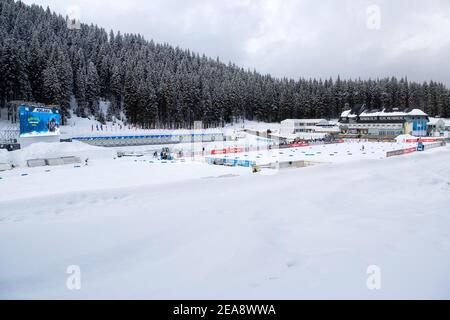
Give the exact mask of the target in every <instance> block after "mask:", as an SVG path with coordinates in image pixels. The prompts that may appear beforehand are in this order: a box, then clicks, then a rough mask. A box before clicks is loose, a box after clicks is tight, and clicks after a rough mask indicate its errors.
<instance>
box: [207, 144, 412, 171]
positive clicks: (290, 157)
mask: <svg viewBox="0 0 450 320" xmlns="http://www.w3.org/2000/svg"><path fill="white" fill-rule="evenodd" d="M415 146H417V143H397V142H394V143H391V142H376V143H375V142H347V143H337V144H329V145H312V146H308V147H300V148H289V149H273V150H267V151H254V152H247V153H238V154H228V155H215V156H211V158H225V159H235V160H250V161H254V162H256V164H257V165H264V164H269V163H275V162H287V161H298V160H306V161H312V162H318V163H343V162H350V161H357V160H364V159H366V160H367V159H383V158H386V153H387V152H389V151H395V150H401V149H405V148H409V147H415Z"/></svg>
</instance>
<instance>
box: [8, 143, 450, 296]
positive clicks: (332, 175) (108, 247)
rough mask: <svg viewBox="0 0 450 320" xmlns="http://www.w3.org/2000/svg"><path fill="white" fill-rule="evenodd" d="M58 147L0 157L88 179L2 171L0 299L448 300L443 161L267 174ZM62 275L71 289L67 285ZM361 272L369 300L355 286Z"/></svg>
mask: <svg viewBox="0 0 450 320" xmlns="http://www.w3.org/2000/svg"><path fill="white" fill-rule="evenodd" d="M58 146H59V147H56V146H55V145H53V144H40V145H34V146H32V147H28V148H25V149H23V150H21V151H20V152H16V153H14V152H13V153H10V156H11V155H12V157H14V159H16V160H15V161H19V162H20V161H22V162H23V161H24V160H25V159H26V158H27V157H29V156H31V155H32V156H37V155H54V156H62V155H67V154H70V155H79V156H82V157H85V156H86V157H89V158H90V162H89V166H81V167H79V168H76V167H74V166H73V165H67V166H61V167H42V168H33V169H31V168H26V167H20V168H16V169H14V170H11V171H8V172H1V173H0V177H1V178H2V179H0V208H1V210H0V298H3V299H10V298H19V299H25V298H64V299H80V298H145V299H147V298H149V299H162V298H169V299H170V298H173V299H221V298H223V299H266V298H267V299H281V298H283V299H302V298H307V299H309V298H326V299H328V298H330V299H337V298H368V299H382V298H387V299H391V298H405V299H410V298H425V299H427V298H446V299H449V298H450V271H449V270H450V231H449V230H450V213H449V208H450V162H449V159H450V148H449V147H445V148H438V149H433V150H429V151H426V152H423V153H416V154H411V155H405V156H400V157H395V158H389V159H386V158H384V157H383V154H385V152H386V151H389V150H391V149H397V147H398V146H397V145H396V144H384V143H373V144H372V143H364V146H365V151H362V150H361V147H362V144H361V143H346V144H341V145H332V146H327V147H323V146H315V147H312V148H311V149H310V148H306V149H305V148H298V149H295V150H289V149H288V150H281V152H284V153H286V154H285V155H280V154H278V155H277V156H278V157H282V158H283V157H287V158H292V157H290V155H291V153H292V155H294V157H298V158H301V157H312V156H307V155H306V154H304V153H303V151H305V152H308V153H311V154H312V153H314V160H317V161H324V162H334V163H333V164H329V165H321V166H314V167H309V168H303V169H288V170H280V171H278V172H276V174H272V175H265V174H253V173H251V170H250V169H249V168H229V167H222V166H210V165H207V164H204V163H202V162H199V161H191V160H190V159H186V160H184V162H181V161H176V162H167V163H162V162H161V161H155V160H153V159H152V158H151V156H144V157H141V158H120V159H119V158H117V159H114V156H115V150H114V149H103V148H97V147H92V146H88V145H84V144H79V143H72V144H58ZM61 146H64V147H61ZM402 146H403V144H402ZM320 150H322V151H320ZM278 151H279V150H277V152H278ZM319 152H320V153H319ZM334 152H338V156H330V154H332V153H334ZM372 152H373V153H372ZM349 153H352V155H349ZM363 153H366V154H363ZM255 154H260V153H248V154H247V155H248V156H249V157H253V156H254V155H255ZM262 154H263V157H265V158H270V157H271V156H269V153H266V152H264V153H262ZM0 156H4V157H5V154H3V153H2V154H0ZM233 156H234V155H233ZM237 156H239V157H241V156H245V154H239V155H237ZM327 157H330V158H332V159H333V160H332V161H331V159H328V158H327ZM380 158H382V159H380ZM263 173H264V172H263ZM71 265H76V266H79V267H80V269H81V275H82V277H81V290H75V291H72V290H68V289H67V287H66V280H67V277H68V276H69V275H68V274H67V273H66V270H67V268H68V266H71ZM370 265H377V266H379V267H380V269H381V272H382V288H381V290H378V291H371V290H368V289H367V287H366V280H367V278H368V275H367V273H366V271H367V267H368V266H370Z"/></svg>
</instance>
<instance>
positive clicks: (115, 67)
mask: <svg viewBox="0 0 450 320" xmlns="http://www.w3.org/2000/svg"><path fill="white" fill-rule="evenodd" d="M72 97H74V98H75V99H74V100H73V99H72ZM100 99H106V100H109V101H110V102H111V107H110V110H109V111H108V114H107V115H103V114H102V113H101V112H100V110H99V100H100ZM10 100H32V101H39V102H44V103H48V104H57V105H60V106H61V108H62V111H63V112H62V113H63V115H64V116H67V115H68V114H69V113H68V110H69V108H70V107H71V101H75V102H76V103H72V107H73V108H74V110H73V111H74V112H75V113H76V114H78V115H79V116H87V115H94V116H96V117H98V119H102V118H103V117H104V116H106V118H107V119H111V118H112V117H113V116H116V117H120V116H121V115H122V114H124V115H126V117H127V120H128V122H130V123H133V124H139V125H142V126H143V127H146V128H155V127H167V128H179V127H191V126H192V125H193V122H194V121H196V120H202V121H203V122H204V123H205V124H206V125H207V126H217V125H222V124H224V123H227V122H233V121H236V120H239V119H249V120H261V121H268V122H272V121H280V120H283V119H286V118H336V117H338V116H339V114H340V112H341V111H342V110H343V109H344V107H345V106H346V105H347V104H348V105H349V106H350V107H354V106H356V105H358V104H362V103H365V104H366V105H367V106H369V107H371V108H387V109H389V108H408V107H415V108H420V109H422V110H424V111H425V112H427V113H428V114H430V115H432V116H442V117H449V116H450V106H449V103H450V95H449V89H448V88H447V87H446V86H444V85H443V84H442V83H437V82H433V81H431V82H425V83H423V84H418V83H414V82H409V81H408V80H407V79H406V78H402V79H400V80H398V79H396V78H389V79H376V80H371V79H369V80H365V81H363V80H342V79H340V78H339V77H338V78H337V79H335V80H334V79H327V80H320V79H319V80H316V79H298V80H292V79H276V78H273V77H271V76H269V75H261V74H259V73H257V72H254V71H253V72H252V71H248V70H243V69H242V68H239V67H237V66H236V65H234V64H228V65H226V64H224V63H222V62H220V61H219V60H218V59H210V58H207V57H205V56H200V55H199V54H195V53H192V52H190V51H188V50H182V49H180V48H174V47H172V46H170V45H168V44H155V43H154V42H153V41H147V40H145V39H144V38H143V37H142V36H140V35H133V34H125V35H122V34H120V32H118V33H117V34H114V33H113V32H112V31H111V32H109V34H108V33H107V32H106V31H105V30H104V29H102V28H100V27H97V26H94V25H85V24H82V25H81V29H79V30H71V29H69V28H67V24H66V18H64V17H62V16H60V15H56V14H54V13H52V12H51V11H50V10H49V9H48V8H47V10H44V9H43V8H42V7H40V6H36V5H32V6H27V5H25V4H23V3H21V2H15V1H14V0H0V104H1V106H3V105H4V104H5V102H6V101H10Z"/></svg>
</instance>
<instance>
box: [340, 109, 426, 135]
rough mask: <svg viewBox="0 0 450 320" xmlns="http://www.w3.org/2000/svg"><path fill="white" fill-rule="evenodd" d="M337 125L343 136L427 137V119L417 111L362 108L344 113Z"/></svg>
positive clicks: (422, 113)
mask: <svg viewBox="0 0 450 320" xmlns="http://www.w3.org/2000/svg"><path fill="white" fill-rule="evenodd" d="M339 123H340V128H341V132H342V133H343V134H354V135H370V136H380V137H395V136H398V135H401V134H410V135H413V136H416V137H424V136H427V130H428V123H429V118H428V115H427V114H426V113H425V112H423V111H422V110H419V109H407V110H404V111H400V110H398V109H394V110H392V111H386V110H381V111H379V110H368V109H366V108H365V107H364V106H362V107H361V108H359V110H356V111H355V110H346V111H344V112H343V113H342V114H341V117H340V119H339Z"/></svg>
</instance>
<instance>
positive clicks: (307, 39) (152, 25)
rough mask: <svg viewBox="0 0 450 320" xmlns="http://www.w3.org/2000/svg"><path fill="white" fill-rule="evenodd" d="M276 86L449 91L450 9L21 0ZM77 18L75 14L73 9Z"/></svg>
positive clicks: (357, 1) (391, 2)
mask: <svg viewBox="0 0 450 320" xmlns="http://www.w3.org/2000/svg"><path fill="white" fill-rule="evenodd" d="M24 2H25V3H28V4H31V3H36V4H39V5H42V6H44V7H46V6H50V8H51V9H52V10H54V11H56V12H58V13H61V14H63V15H66V13H68V12H77V11H78V10H79V12H80V15H81V21H82V22H85V23H94V24H98V25H99V26H102V27H104V28H105V29H107V30H110V29H113V30H114V31H118V30H120V31H121V32H122V33H126V32H127V33H140V34H142V35H143V36H145V37H146V38H147V39H149V40H150V39H154V40H155V41H157V42H168V43H170V44H172V45H178V46H180V47H182V48H185V49H191V50H193V51H195V52H199V53H205V54H206V55H207V56H210V57H217V56H219V57H220V59H221V60H222V61H224V62H228V61H232V62H234V63H236V64H237V65H239V66H242V67H245V68H251V69H253V68H255V69H256V70H257V71H259V72H262V73H270V74H272V75H274V76H277V77H284V76H286V77H292V78H299V77H308V78H309V77H322V78H328V77H333V78H335V77H336V76H337V75H338V74H339V75H341V77H343V78H348V77H352V78H357V77H361V78H369V77H372V78H374V77H385V76H392V75H394V76H398V77H401V76H408V78H409V79H410V80H417V81H425V80H430V79H434V80H439V81H443V82H445V83H446V84H447V85H450V72H449V71H450V1H448V0H427V1H424V0H369V1H366V0H353V1H350V0H320V1H317V0H221V1H219V0H68V1H66V0H24ZM73 8H78V9H75V10H74V9H73Z"/></svg>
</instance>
